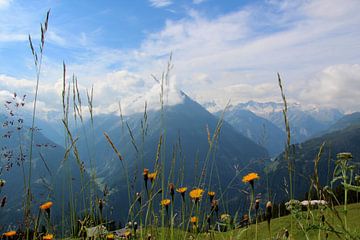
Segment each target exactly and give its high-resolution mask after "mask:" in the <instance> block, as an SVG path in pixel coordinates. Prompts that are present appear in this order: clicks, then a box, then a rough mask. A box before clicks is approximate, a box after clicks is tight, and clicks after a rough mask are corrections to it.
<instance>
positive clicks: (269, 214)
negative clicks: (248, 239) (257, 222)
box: [265, 201, 272, 236]
mask: <svg viewBox="0 0 360 240" xmlns="http://www.w3.org/2000/svg"><path fill="white" fill-rule="evenodd" d="M265 218H266V220H267V223H268V224H267V225H268V232H269V236H271V228H270V221H271V218H272V203H271V202H270V201H268V202H267V203H266V211H265Z"/></svg>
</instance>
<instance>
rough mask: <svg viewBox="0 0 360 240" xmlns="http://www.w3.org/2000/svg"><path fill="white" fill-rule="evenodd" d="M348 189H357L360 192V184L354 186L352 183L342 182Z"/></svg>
mask: <svg viewBox="0 0 360 240" xmlns="http://www.w3.org/2000/svg"><path fill="white" fill-rule="evenodd" d="M341 184H342V185H343V186H344V187H345V188H346V189H347V190H351V191H355V192H360V186H354V185H351V184H347V183H341Z"/></svg>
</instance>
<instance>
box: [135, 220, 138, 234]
mask: <svg viewBox="0 0 360 240" xmlns="http://www.w3.org/2000/svg"><path fill="white" fill-rule="evenodd" d="M137 228H138V223H137V222H134V231H135V233H136V230H137Z"/></svg>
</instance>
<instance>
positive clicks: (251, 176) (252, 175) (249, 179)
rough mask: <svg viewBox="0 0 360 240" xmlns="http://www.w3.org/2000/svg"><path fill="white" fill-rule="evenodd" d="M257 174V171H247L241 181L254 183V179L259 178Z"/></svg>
mask: <svg viewBox="0 0 360 240" xmlns="http://www.w3.org/2000/svg"><path fill="white" fill-rule="evenodd" d="M259 178H260V177H259V175H258V174H257V173H249V174H248V175H246V176H244V177H243V179H242V181H243V182H244V183H250V184H251V185H254V180H257V179H259Z"/></svg>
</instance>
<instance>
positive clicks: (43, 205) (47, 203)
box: [40, 202, 53, 210]
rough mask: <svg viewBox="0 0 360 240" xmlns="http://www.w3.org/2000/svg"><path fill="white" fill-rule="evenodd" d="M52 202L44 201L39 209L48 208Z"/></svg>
mask: <svg viewBox="0 0 360 240" xmlns="http://www.w3.org/2000/svg"><path fill="white" fill-rule="evenodd" d="M52 205H53V202H46V203H44V204H42V205H41V206H40V209H41V210H48V209H50V208H51V207H52Z"/></svg>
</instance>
